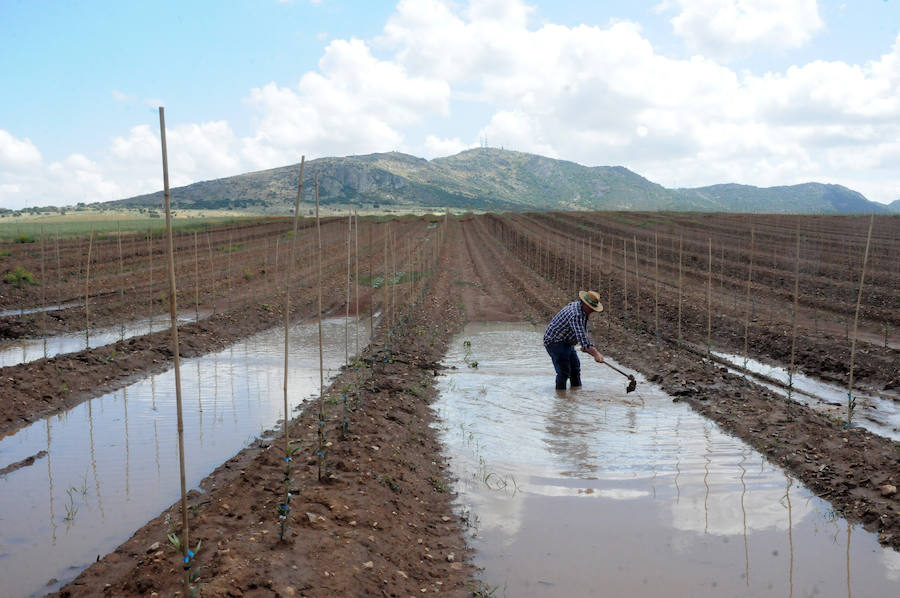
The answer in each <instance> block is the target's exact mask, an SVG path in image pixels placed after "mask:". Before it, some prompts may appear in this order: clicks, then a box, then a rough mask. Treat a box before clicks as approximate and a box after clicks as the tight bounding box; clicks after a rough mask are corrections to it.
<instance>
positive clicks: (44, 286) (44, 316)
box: [41, 224, 47, 357]
mask: <svg viewBox="0 0 900 598" xmlns="http://www.w3.org/2000/svg"><path fill="white" fill-rule="evenodd" d="M46 301H47V276H46V269H45V268H44V225H43V224H42V225H41V307H42V308H46V307H47V305H46ZM41 338H42V339H43V341H44V357H47V310H46V309H44V310H43V311H42V312H41Z"/></svg>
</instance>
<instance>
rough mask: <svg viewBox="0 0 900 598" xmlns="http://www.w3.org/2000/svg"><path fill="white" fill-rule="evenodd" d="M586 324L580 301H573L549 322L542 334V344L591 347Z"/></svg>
mask: <svg viewBox="0 0 900 598" xmlns="http://www.w3.org/2000/svg"><path fill="white" fill-rule="evenodd" d="M587 323H588V319H587V316H586V315H584V312H582V311H581V301H573V302H572V303H570V304H568V305H566V306H565V307H564V308H562V309H561V310H559V313H558V314H556V315H555V316H553V319H552V320H550V325H549V326H547V332H545V333H544V344H545V345H549V344H550V343H565V344H567V345H581V348H582V349H587V348H588V347H593V346H594V343H592V342H591V339H590V338H589V337H588V332H587Z"/></svg>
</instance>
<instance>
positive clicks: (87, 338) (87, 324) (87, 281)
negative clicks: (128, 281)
mask: <svg viewBox="0 0 900 598" xmlns="http://www.w3.org/2000/svg"><path fill="white" fill-rule="evenodd" d="M93 247H94V227H93V226H91V236H90V239H89V240H88V254H87V271H86V272H85V278H84V345H85V348H86V349H90V348H91V311H90V308H89V307H88V294H89V292H90V286H91V250H92V249H93Z"/></svg>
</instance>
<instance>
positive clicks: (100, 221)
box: [0, 210, 259, 242]
mask: <svg viewBox="0 0 900 598" xmlns="http://www.w3.org/2000/svg"><path fill="white" fill-rule="evenodd" d="M258 218H259V216H253V215H247V214H239V213H233V212H206V211H204V212H196V211H191V212H188V211H181V212H176V215H175V216H174V217H173V218H172V227H173V228H174V229H175V230H177V231H182V232H184V231H191V230H197V231H203V230H206V229H207V228H209V227H211V226H220V225H222V224H228V223H231V222H238V221H247V220H256V219H258ZM165 228H166V219H165V217H164V216H163V215H162V214H160V215H159V216H156V217H149V216H148V215H147V213H140V212H138V211H137V210H123V211H103V212H98V211H92V210H89V211H82V212H70V213H68V214H65V215H59V214H51V215H41V216H30V215H29V216H17V217H6V218H0V242H2V241H14V240H16V239H21V240H22V241H24V242H29V240H37V239H39V238H40V236H41V234H43V235H45V236H46V237H55V236H56V235H57V234H59V236H60V237H80V236H86V235H88V234H89V233H90V232H91V231H92V230H93V231H94V233H95V234H98V235H106V234H110V233H115V232H116V231H117V230H120V231H122V232H123V233H131V232H135V231H140V232H144V233H146V232H147V231H148V230H152V231H153V232H154V234H160V231H163V230H165Z"/></svg>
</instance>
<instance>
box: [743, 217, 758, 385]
mask: <svg viewBox="0 0 900 598" xmlns="http://www.w3.org/2000/svg"><path fill="white" fill-rule="evenodd" d="M755 255H756V227H755V225H754V224H752V223H751V224H750V266H749V268H748V269H747V297H746V306H745V308H746V310H747V316H746V318H745V320H744V367H747V360H748V359H749V358H750V354H749V351H750V314H751V311H752V310H751V305H752V303H751V301H750V285H751V283H752V281H753V258H754V256H755Z"/></svg>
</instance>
